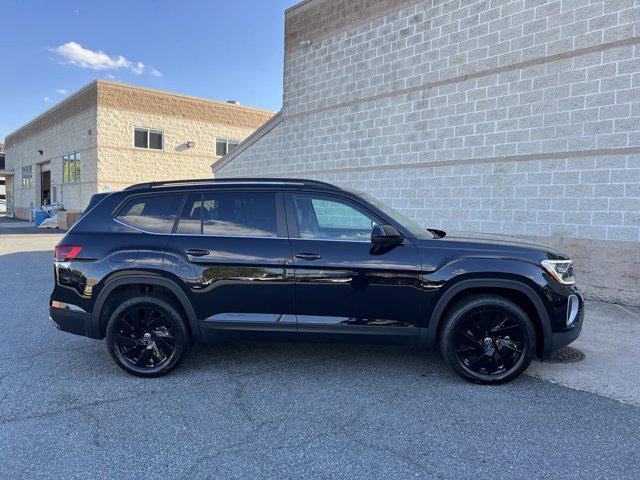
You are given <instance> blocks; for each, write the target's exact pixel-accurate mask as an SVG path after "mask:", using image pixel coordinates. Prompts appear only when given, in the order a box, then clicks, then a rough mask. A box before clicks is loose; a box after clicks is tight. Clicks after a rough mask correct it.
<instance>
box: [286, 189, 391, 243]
mask: <svg viewBox="0 0 640 480" xmlns="http://www.w3.org/2000/svg"><path fill="white" fill-rule="evenodd" d="M293 201H294V205H295V210H296V220H297V221H298V230H299V232H300V238H312V239H319V240H353V241H367V242H368V241H370V239H371V230H372V229H373V226H374V225H376V224H377V223H378V222H377V220H376V219H375V217H373V216H372V215H371V214H369V213H368V212H367V211H365V210H364V209H362V208H360V207H359V206H358V205H356V204H354V203H351V202H349V201H347V200H342V199H339V198H335V197H328V196H322V195H293Z"/></svg>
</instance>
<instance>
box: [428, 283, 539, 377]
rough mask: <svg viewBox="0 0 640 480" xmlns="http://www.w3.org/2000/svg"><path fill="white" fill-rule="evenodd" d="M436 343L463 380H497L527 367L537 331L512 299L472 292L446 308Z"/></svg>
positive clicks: (511, 375)
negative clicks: (449, 308)
mask: <svg viewBox="0 0 640 480" xmlns="http://www.w3.org/2000/svg"><path fill="white" fill-rule="evenodd" d="M483 337H484V338H483ZM439 345H440V353H441V354H442V356H443V357H444V359H445V360H446V361H447V363H448V364H449V365H451V367H452V368H453V369H454V370H455V371H456V372H457V373H458V374H459V375H460V376H462V377H463V378H465V379H466V380H469V381H471V382H475V383H480V384H498V383H504V382H509V381H511V380H513V379H514V378H517V377H519V376H520V375H521V374H522V373H523V372H524V371H525V370H526V369H527V367H529V364H531V361H532V360H533V356H534V352H535V348H536V334H535V330H534V328H533V324H532V323H531V320H530V319H529V317H528V316H527V314H526V313H525V312H524V310H522V308H520V307H519V306H518V305H516V304H515V303H513V302H512V301H510V300H508V299H506V298H504V297H501V296H498V295H490V294H486V295H473V296H470V297H469V298H467V299H464V300H461V301H459V302H457V303H456V304H455V305H454V306H453V307H452V308H451V310H450V311H449V312H448V314H447V316H446V318H445V319H444V324H443V326H442V328H441V330H440V336H439ZM518 351H519V353H518Z"/></svg>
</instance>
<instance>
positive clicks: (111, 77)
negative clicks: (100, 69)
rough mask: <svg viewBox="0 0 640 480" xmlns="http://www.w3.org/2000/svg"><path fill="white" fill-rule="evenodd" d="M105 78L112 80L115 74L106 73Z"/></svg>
mask: <svg viewBox="0 0 640 480" xmlns="http://www.w3.org/2000/svg"><path fill="white" fill-rule="evenodd" d="M107 78H108V79H110V80H114V79H115V78H116V76H115V75H113V74H111V73H107Z"/></svg>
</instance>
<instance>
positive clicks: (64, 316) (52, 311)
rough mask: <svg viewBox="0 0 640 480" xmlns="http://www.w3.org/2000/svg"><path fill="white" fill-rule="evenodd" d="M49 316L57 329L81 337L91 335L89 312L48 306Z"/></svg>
mask: <svg viewBox="0 0 640 480" xmlns="http://www.w3.org/2000/svg"><path fill="white" fill-rule="evenodd" d="M49 317H50V318H51V320H53V321H54V323H55V324H56V326H57V327H58V329H59V330H62V331H63V332H68V333H73V334H74V335H82V336H83V337H92V335H90V332H91V314H90V313H87V312H77V311H73V310H67V309H60V308H53V307H51V308H49Z"/></svg>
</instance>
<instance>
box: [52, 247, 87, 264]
mask: <svg viewBox="0 0 640 480" xmlns="http://www.w3.org/2000/svg"><path fill="white" fill-rule="evenodd" d="M81 250H82V247H77V246H72V245H56V247H55V248H54V249H53V258H54V260H56V261H57V262H66V261H67V260H73V259H74V258H76V257H77V256H78V254H79V253H80V251H81Z"/></svg>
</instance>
